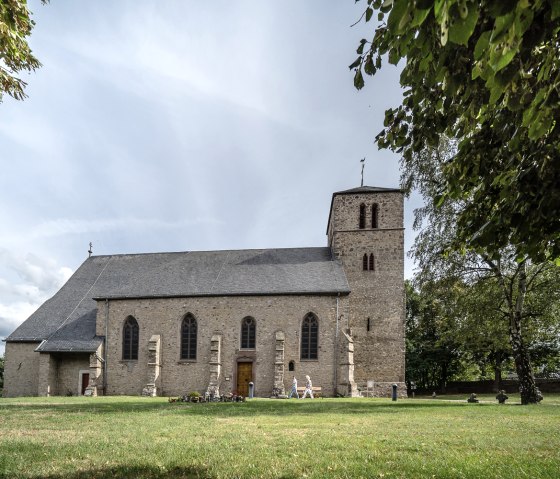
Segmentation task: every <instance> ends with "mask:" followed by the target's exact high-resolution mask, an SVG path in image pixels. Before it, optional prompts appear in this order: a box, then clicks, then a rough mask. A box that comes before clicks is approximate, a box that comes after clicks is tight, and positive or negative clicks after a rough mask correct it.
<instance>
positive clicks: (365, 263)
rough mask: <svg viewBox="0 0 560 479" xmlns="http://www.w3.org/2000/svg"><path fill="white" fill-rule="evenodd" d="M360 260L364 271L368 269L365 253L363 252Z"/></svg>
mask: <svg viewBox="0 0 560 479" xmlns="http://www.w3.org/2000/svg"><path fill="white" fill-rule="evenodd" d="M362 262H363V267H364V268H363V269H364V271H367V270H368V256H367V254H364V257H363V259H362Z"/></svg>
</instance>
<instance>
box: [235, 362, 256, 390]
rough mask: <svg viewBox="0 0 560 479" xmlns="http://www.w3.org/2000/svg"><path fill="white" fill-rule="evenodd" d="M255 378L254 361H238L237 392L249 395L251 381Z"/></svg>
mask: <svg viewBox="0 0 560 479" xmlns="http://www.w3.org/2000/svg"><path fill="white" fill-rule="evenodd" d="M252 380H253V363H237V394H241V395H242V396H248V395H249V383H250V382H251V381H252Z"/></svg>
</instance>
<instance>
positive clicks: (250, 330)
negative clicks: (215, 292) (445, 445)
mask: <svg viewBox="0 0 560 479" xmlns="http://www.w3.org/2000/svg"><path fill="white" fill-rule="evenodd" d="M256 330H257V325H256V321H255V319H254V318H251V316H247V317H246V318H243V321H242V323H241V349H255V343H256V333H257V331H256Z"/></svg>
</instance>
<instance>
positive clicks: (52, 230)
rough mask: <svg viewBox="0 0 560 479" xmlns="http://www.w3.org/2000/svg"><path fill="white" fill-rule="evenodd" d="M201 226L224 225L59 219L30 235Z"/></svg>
mask: <svg viewBox="0 0 560 479" xmlns="http://www.w3.org/2000/svg"><path fill="white" fill-rule="evenodd" d="M200 224H210V225H212V224H215V225H219V224H223V221H219V220H217V219H214V218H193V219H191V220H183V221H163V220H160V219H157V218H105V219H95V220H76V219H70V218H57V219H53V220H49V221H45V222H43V223H40V224H39V225H37V226H36V227H35V228H33V229H32V230H31V233H30V234H31V236H32V237H33V238H36V239H39V238H48V237H56V236H66V235H70V234H83V233H101V232H107V231H132V230H158V231H160V230H174V229H179V228H183V227H185V226H194V225H200ZM0 254H1V253H0Z"/></svg>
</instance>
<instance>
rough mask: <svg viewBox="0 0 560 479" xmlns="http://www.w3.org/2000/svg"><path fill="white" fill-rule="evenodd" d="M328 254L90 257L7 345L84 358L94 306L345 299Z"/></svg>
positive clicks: (91, 347) (91, 345) (338, 268)
mask: <svg viewBox="0 0 560 479" xmlns="http://www.w3.org/2000/svg"><path fill="white" fill-rule="evenodd" d="M349 292H350V288H349V286H348V281H347V279H346V275H345V273H344V270H343V268H342V265H341V263H340V262H338V261H337V260H334V259H333V258H332V255H331V250H330V248H291V249H265V250H236V251H200V252H181V253H150V254H131V255H113V256H93V257H91V258H89V259H87V260H86V261H85V262H84V263H83V264H82V265H81V266H80V267H79V268H78V270H77V271H76V272H75V273H74V275H73V276H72V277H71V278H70V279H69V280H68V282H67V283H66V284H65V285H64V286H63V287H62V288H61V289H60V291H58V293H56V294H55V295H54V296H53V297H52V298H51V299H49V300H48V301H46V302H45V303H44V304H43V305H42V306H41V307H40V308H39V309H38V310H37V311H36V312H35V313H33V314H32V315H31V316H30V317H29V318H28V319H27V320H26V321H25V322H24V323H23V324H22V325H21V326H19V328H17V329H16V330H15V331H14V332H13V333H12V334H11V335H10V336H8V338H6V341H42V340H46V341H44V342H43V343H42V344H41V345H40V346H39V347H38V348H37V350H38V351H44V352H54V351H60V352H62V351H65V352H70V351H73V352H77V351H82V352H91V351H95V350H96V349H97V347H98V346H99V344H100V342H101V338H98V337H96V336H95V318H96V307H97V304H96V302H95V300H94V298H95V299H106V298H108V299H116V298H156V297H157V298H165V297H191V296H239V295H292V294H293V295H301V294H311V295H314V294H328V295H331V294H348V293H349Z"/></svg>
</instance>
